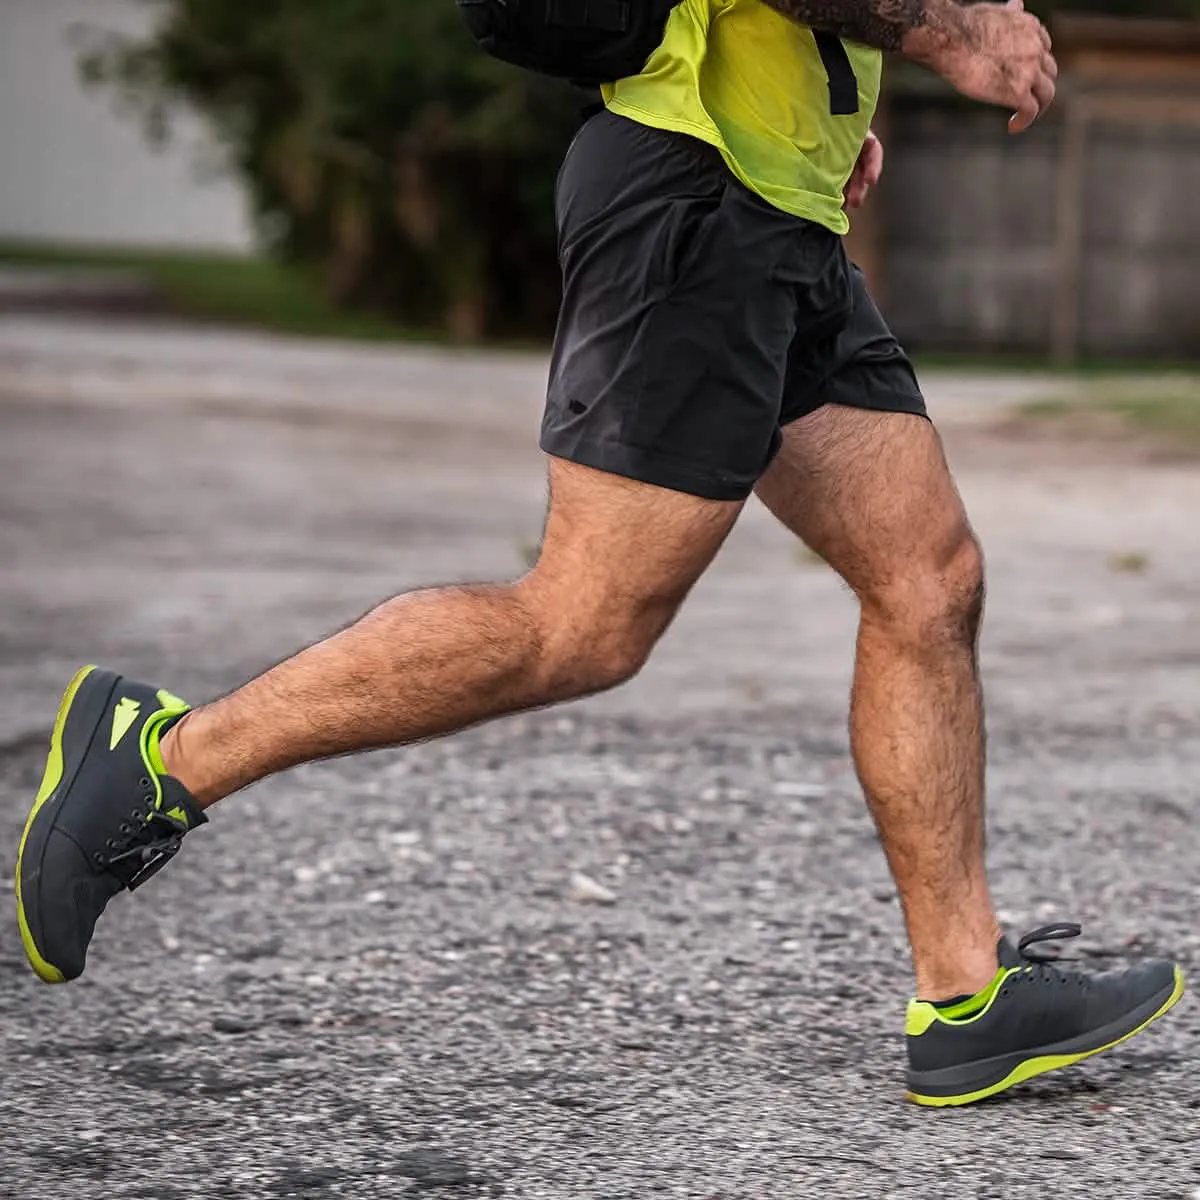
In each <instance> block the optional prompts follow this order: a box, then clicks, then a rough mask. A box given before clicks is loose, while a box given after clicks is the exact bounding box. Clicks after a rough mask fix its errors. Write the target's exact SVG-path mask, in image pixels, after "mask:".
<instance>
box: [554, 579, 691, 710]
mask: <svg viewBox="0 0 1200 1200" xmlns="http://www.w3.org/2000/svg"><path fill="white" fill-rule="evenodd" d="M530 607H531V608H532V610H533V611H535V612H536V613H537V624H538V627H539V638H538V656H537V657H538V663H537V668H536V671H537V677H538V683H537V691H538V694H539V696H540V697H542V698H543V702H545V703H555V702H560V701H564V700H574V699H578V698H580V697H583V696H590V695H595V694H597V693H600V692H606V691H611V690H612V689H613V688H616V687H620V686H621V685H622V684H625V683H628V682H629V681H630V680H631V679H633V678H634V677H635V676H636V675H637V674H638V673H639V672H640V671H641V669H642V668H643V667H644V666H645V665H646V663H647V661H649V658H650V655H651V652H652V651H653V650H654V647H655V646H656V645H657V643H658V640H659V638H660V637H661V636H662V633H663V631H664V630H665V629H666V627H667V625H668V624H669V623H670V617H671V616H672V615H673V613H674V607H672V608H671V609H670V612H669V613H664V612H662V610H661V608H660V607H659V606H657V605H654V604H645V603H638V602H635V601H633V600H632V599H630V598H628V597H616V596H613V597H608V598H606V599H604V600H602V601H598V600H596V599H595V598H593V601H592V602H591V603H587V604H585V603H583V602H582V601H580V600H579V599H578V598H577V599H575V600H574V601H573V602H570V603H566V604H563V603H557V602H556V601H555V598H553V597H547V596H545V595H535V596H534V597H532V603H531V605H530Z"/></svg>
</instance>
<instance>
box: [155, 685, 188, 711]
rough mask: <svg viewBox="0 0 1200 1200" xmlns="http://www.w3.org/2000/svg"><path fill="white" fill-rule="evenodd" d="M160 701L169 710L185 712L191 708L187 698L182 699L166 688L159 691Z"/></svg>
mask: <svg viewBox="0 0 1200 1200" xmlns="http://www.w3.org/2000/svg"><path fill="white" fill-rule="evenodd" d="M158 702H159V704H161V705H162V706H163V708H164V709H166V710H167V711H169V712H173V713H185V712H187V711H188V709H189V708H191V705H190V704H188V702H187V701H186V700H180V698H179V697H178V696H176V695H175V694H174V693H173V692H168V691H167V689H166V688H160V689H159V692H158Z"/></svg>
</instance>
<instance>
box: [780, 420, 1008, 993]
mask: <svg viewBox="0 0 1200 1200" xmlns="http://www.w3.org/2000/svg"><path fill="white" fill-rule="evenodd" d="M758 494H759V496H760V497H761V498H762V500H763V501H764V502H765V503H766V505H767V506H768V507H769V508H770V509H771V511H772V512H774V513H775V515H776V516H777V517H779V519H780V520H781V521H782V522H783V523H784V524H785V525H786V526H787V527H788V528H789V529H791V530H792V531H793V532H794V533H795V534H796V535H797V536H798V537H800V538H802V539H803V540H804V541H805V542H806V543H807V544H808V545H809V546H810V547H811V548H812V549H813V550H815V551H816V552H817V553H818V554H820V555H821V556H822V557H823V558H824V559H825V560H826V561H827V562H829V563H830V565H831V566H832V567H833V568H834V569H835V570H836V571H837V572H838V573H839V574H840V575H841V576H842V577H843V578H844V579H845V580H846V582H847V583H848V584H849V586H850V587H851V588H852V589H853V591H854V593H855V595H856V596H857V597H858V600H859V603H860V604H861V607H862V621H861V625H860V629H859V636H858V659H857V666H856V670H855V676H854V690H853V696H852V704H851V738H852V746H853V752H854V759H855V765H856V767H857V769H858V773H859V777H860V779H861V781H862V785H863V789H864V791H865V792H866V796H867V800H868V803H869V804H870V807H871V811H872V814H873V815H874V818H875V821H876V823H877V824H878V827H879V831H880V834H881V836H882V840H883V845H884V849H885V851H886V853H887V857H888V861H889V863H890V865H891V869H892V872H893V874H894V876H895V878H896V883H897V886H898V888H899V892H900V898H901V902H902V904H903V906H904V913H905V917H906V920H907V923H908V930H909V936H910V939H911V941H912V949H913V958H914V964H915V967H916V974H917V990H918V995H920V996H921V997H922V998H924V999H927V1000H945V999H948V998H951V997H957V996H960V995H972V994H974V993H975V992H977V991H979V990H980V989H982V988H983V987H985V986H986V985H987V984H988V983H989V982H990V981H991V980H992V979H993V977H994V976H995V974H996V967H997V960H996V946H997V942H998V940H999V937H1000V932H999V929H998V926H997V922H996V917H995V913H994V911H993V908H992V903H991V898H990V895H989V891H988V883H987V877H986V872H985V867H984V734H983V701H982V693H981V689H980V682H979V673H978V664H977V660H976V645H977V640H978V634H979V624H980V618H981V615H982V611H983V596H984V585H983V566H982V556H981V553H980V549H979V545H978V543H977V542H976V540H975V538H974V536H973V534H972V532H971V528H970V525H969V524H968V522H967V517H966V513H965V512H964V510H963V505H962V501H961V500H960V498H959V495H958V492H957V490H956V488H955V486H954V483H953V480H952V479H951V477H950V473H949V470H948V469H947V466H946V461H945V458H944V456H943V453H942V448H941V443H940V440H939V438H938V435H937V433H936V432H935V430H934V428H933V426H932V425H930V424H929V422H928V421H926V420H925V419H924V418H922V417H919V416H914V415H911V414H909V413H889V412H873V411H868V410H862V409H853V408H847V407H843V406H840V405H828V406H825V407H823V408H820V409H818V410H817V411H816V412H813V413H812V414H810V415H809V416H806V417H804V418H802V419H801V420H798V421H796V422H794V423H793V424H791V425H790V426H788V427H787V428H786V429H785V431H784V445H783V449H782V451H781V453H780V455H779V457H778V458H777V459H776V460H775V463H774V464H773V466H772V467H771V469H770V470H769V472H768V473H767V475H766V476H765V477H764V479H763V480H762V483H761V484H760V486H759V489H758Z"/></svg>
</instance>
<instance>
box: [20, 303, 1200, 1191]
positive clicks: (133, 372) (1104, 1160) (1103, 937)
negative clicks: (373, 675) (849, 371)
mask: <svg viewBox="0 0 1200 1200" xmlns="http://www.w3.org/2000/svg"><path fill="white" fill-rule="evenodd" d="M544 375H545V364H544V361H542V360H541V359H539V358H537V357H533V356H524V355H499V356H496V355H468V354H454V353H451V352H447V351H437V350H427V349H412V350H403V351H397V350H392V349H388V350H384V349H349V348H340V347H336V346H315V345H307V344H305V343H302V342H289V341H284V340H272V339H266V338H253V337H243V336H239V335H233V334H229V333H218V332H211V331H210V332H202V333H201V332H195V331H188V330H184V329H179V328H176V327H171V326H163V327H160V328H152V327H149V326H145V325H141V326H139V325H135V324H126V325H116V324H113V325H104V324H101V323H97V322H95V321H82V320H81V321H75V322H72V321H67V320H51V319H24V318H17V317H8V318H5V319H4V320H3V321H2V322H0V858H3V860H4V861H7V862H11V861H12V860H13V858H14V857H15V851H16V844H17V839H18V835H19V830H20V825H21V822H22V821H23V819H24V815H25V811H26V808H27V805H28V802H29V799H30V797H31V794H32V791H33V789H34V788H35V787H36V783H37V778H38V776H39V773H40V768H41V759H42V747H43V743H44V740H45V736H46V728H47V725H48V721H49V719H50V717H51V715H52V713H53V711H54V707H55V705H56V703H57V699H58V695H59V693H60V691H61V689H62V687H63V685H64V684H65V682H66V680H67V678H69V676H70V674H71V672H72V671H73V670H74V669H75V667H76V666H77V665H78V664H79V663H80V662H83V661H91V660H96V661H100V662H102V663H104V664H106V665H112V666H117V667H119V668H121V669H124V670H126V671H128V672H129V673H131V674H134V675H136V676H141V677H145V678H150V679H154V680H158V681H161V682H163V683H165V684H168V685H169V686H171V688H172V689H173V690H176V691H178V692H180V693H181V694H183V695H185V696H188V697H191V698H194V699H204V698H206V697H209V696H211V695H213V694H214V693H216V692H218V691H220V690H222V689H226V688H228V687H231V686H233V685H234V684H236V683H237V682H239V681H240V680H241V679H243V678H244V677H245V676H247V675H248V674H251V673H253V672H255V671H257V670H259V669H261V668H262V667H264V666H266V665H268V664H269V663H271V662H272V661H274V660H275V659H277V658H279V657H281V656H283V655H285V654H287V653H288V652H289V651H290V650H292V649H294V648H295V647H296V646H297V645H299V644H301V643H305V642H308V641H311V640H313V639H314V638H316V637H318V636H320V635H322V634H324V633H325V632H328V631H329V630H331V629H333V628H335V627H338V626H340V625H342V624H344V623H345V622H346V621H347V620H349V619H350V618H352V617H353V616H354V615H356V614H357V613H358V612H360V611H362V610H364V609H366V608H367V607H369V606H370V605H371V604H373V603H374V602H375V601H377V600H378V599H380V598H381V597H382V596H384V595H386V594H390V593H391V592H394V591H397V590H400V589H403V588H407V587H411V586H414V585H420V584H425V583H431V582H436V581H439V580H456V579H461V578H490V577H493V576H511V575H513V574H515V573H516V572H518V571H519V570H520V569H521V568H522V564H523V560H524V558H525V556H526V555H527V554H528V552H529V548H530V546H531V545H533V544H534V543H535V542H536V540H537V537H538V533H539V529H540V522H541V516H542V506H543V503H544V484H543V479H542V471H541V464H540V459H539V455H538V453H537V450H536V445H535V441H536V426H537V419H538V412H539V395H540V392H541V389H542V385H543V382H544ZM927 383H928V391H929V395H930V400H931V407H932V409H933V411H934V412H935V414H936V415H938V416H939V417H940V418H941V419H942V421H943V423H944V428H945V429H946V432H947V439H948V443H949V445H950V450H951V455H952V460H953V462H954V463H955V466H956V469H957V473H958V475H959V479H960V483H961V486H962V488H963V490H964V493H965V494H966V496H967V500H968V504H969V506H970V508H971V509H972V513H973V516H974V519H975V521H976V524H977V525H978V527H979V530H980V532H981V534H982V536H983V538H984V540H985V543H986V545H987V547H988V551H989V559H990V568H991V601H990V604H991V609H990V617H989V620H990V624H989V626H988V630H987V634H986V638H985V669H986V674H987V680H988V685H989V705H990V713H991V759H992V762H991V787H992V794H993V808H992V814H993V817H992V824H993V835H992V856H993V863H994V870H995V882H996V890H997V894H998V898H999V902H1000V904H1001V906H1002V909H1003V912H1004V915H1005V919H1006V921H1008V922H1010V923H1011V925H1012V926H1013V928H1014V929H1015V930H1017V931H1020V930H1022V929H1023V928H1027V927H1030V926H1032V925H1035V924H1039V923H1042V922H1044V921H1047V920H1052V919H1078V920H1080V921H1081V922H1083V923H1084V925H1085V927H1086V929H1085V939H1084V940H1083V942H1082V943H1081V944H1080V945H1078V946H1076V947H1075V949H1074V951H1073V952H1074V953H1075V954H1078V955H1083V956H1086V957H1088V958H1089V959H1090V960H1092V961H1093V962H1095V963H1096V964H1097V965H1104V964H1105V963H1108V962H1111V961H1112V960H1113V959H1114V958H1119V957H1121V956H1124V955H1127V954H1140V953H1147V952H1148V953H1159V952H1165V953H1170V954H1174V955H1176V956H1178V957H1179V958H1180V959H1181V960H1182V961H1183V962H1184V964H1185V966H1186V967H1188V968H1190V969H1191V971H1192V972H1193V973H1194V972H1195V971H1196V970H1197V968H1200V924H1198V922H1197V920H1196V910H1197V901H1198V900H1200V821H1197V819H1196V811H1197V803H1196V788H1197V782H1196V781H1197V768H1198V767H1200V684H1198V682H1197V669H1198V667H1200V620H1198V619H1197V618H1198V617H1200V517H1198V515H1197V514H1200V467H1197V466H1196V465H1189V464H1187V463H1173V462H1169V461H1151V460H1148V459H1147V457H1146V456H1145V455H1141V454H1134V453H1131V452H1125V451H1124V450H1119V449H1118V448H1115V447H1112V446H1109V447H1106V448H1103V449H1102V450H1096V449H1093V448H1090V447H1086V446H1073V445H1066V444H1050V443H1044V442H1033V441H1029V440H1021V439H1016V438H1001V437H998V436H996V435H994V434H993V433H991V432H989V429H988V423H989V422H990V421H991V419H992V418H993V417H995V416H996V415H997V414H998V413H1001V412H1003V411H1004V409H1005V407H1006V406H1008V405H1011V404H1013V403H1015V402H1018V401H1020V400H1021V399H1024V398H1027V397H1029V396H1034V395H1041V394H1043V393H1045V392H1046V390H1047V389H1048V388H1050V387H1051V386H1052V385H1050V384H1048V383H1047V382H1046V381H1044V380H1038V379H1026V378H1018V377H1010V376H1005V377H997V378H982V377H978V376H955V375H949V374H947V375H935V376H932V377H930V379H929V380H928V381H927ZM1053 386H1062V385H1053ZM854 617H855V613H854V606H853V604H852V603H851V601H850V599H849V598H848V597H847V595H846V594H845V592H844V590H843V589H842V588H841V586H840V585H839V584H838V582H837V581H836V580H835V579H834V577H833V576H832V575H831V573H830V572H828V571H827V570H826V569H824V568H823V567H821V566H819V565H817V564H815V563H814V562H813V561H812V560H811V559H810V558H808V557H807V556H806V555H804V554H802V553H799V552H798V551H797V549H796V547H795V546H794V545H793V544H792V543H791V542H790V540H789V539H788V537H787V536H786V535H785V534H784V533H783V532H782V531H780V530H779V529H777V528H776V527H775V526H774V525H773V524H772V522H771V521H770V519H769V518H768V517H767V515H766V514H765V513H764V512H763V511H762V510H761V509H757V508H754V509H752V510H750V511H748V513H747V516H746V519H745V520H744V522H743V524H742V525H741V527H740V528H739V530H738V531H737V533H736V534H735V536H734V538H733V539H732V540H731V542H730V544H729V546H728V547H727V549H726V551H725V552H724V553H723V555H722V556H721V559H720V560H719V562H718V564H717V566H716V568H715V569H714V570H713V572H712V573H711V574H710V576H709V577H708V578H707V579H706V580H705V581H704V582H703V583H702V585H701V586H700V587H699V588H698V590H697V592H696V594H695V596H694V598H693V600H692V602H691V604H690V605H689V606H688V608H687V610H686V612H685V613H684V614H683V616H682V617H681V619H680V621H679V623H678V624H677V626H676V627H675V628H674V630H673V631H672V633H671V634H670V635H669V637H668V639H667V641H666V643H665V644H664V646H663V647H662V650H661V652H660V654H659V655H658V656H657V658H656V659H655V661H654V662H653V663H652V665H651V667H650V668H649V669H648V670H647V672H646V673H645V674H644V675H643V676H642V677H641V678H640V679H639V680H638V681H637V682H636V683H635V684H633V685H631V686H630V687H628V688H626V689H624V690H623V691H620V692H618V693H615V694H613V695H610V696H607V697H604V698H602V699H600V700H597V701H592V702H588V703H586V704H583V705H578V706H575V707H572V708H569V709H563V710H559V711H556V712H551V713H544V714H540V715H537V716H534V717H524V718H518V719H515V720H512V721H508V722H505V723H501V724H498V725H494V726H490V727H487V728H485V729H482V730H477V731H475V732H473V733H471V734H469V735H466V736H463V737H460V738H457V739H454V740H450V741H447V742H441V743H436V744H432V745H427V746H423V747H420V748H416V749H411V750H407V751H404V752H400V753H387V754H379V755H373V756H370V757H366V758H361V759H357V760H342V761H339V762H336V763H330V764H325V765H322V766H319V767H310V768H306V769H304V770H301V771H299V772H296V773H294V774H292V775H290V776H288V777H286V778H284V779H280V780H275V781H272V782H271V783H269V784H266V785H264V786H262V787H259V788H257V789H255V790H253V791H252V792H250V793H248V794H247V795H246V796H244V797H241V798H239V799H238V800H236V801H234V802H232V803H231V804H230V805H229V807H228V809H226V810H222V811H218V813H217V814H216V816H215V819H214V821H213V824H212V826H211V828H210V829H207V830H205V831H203V832H201V833H199V834H197V835H196V837H195V840H194V841H191V840H190V841H189V845H188V851H189V852H188V853H186V854H185V855H184V856H183V857H182V858H181V859H180V861H179V862H178V863H177V864H176V865H175V866H174V867H173V868H172V870H171V871H169V872H168V873H167V874H166V875H165V876H164V877H163V878H162V880H161V881H158V882H156V883H155V884H154V885H153V886H152V887H150V888H147V889H146V890H145V891H144V892H141V893H139V895H138V897H137V898H136V899H135V900H134V901H133V902H132V903H130V902H122V903H119V904H117V905H116V906H115V907H114V909H113V911H112V913H111V914H110V915H109V916H107V917H106V918H105V920H104V922H103V924H102V927H101V932H100V935H99V937H98V940H97V942H96V945H95V949H94V952H93V957H92V963H91V968H90V970H89V973H88V975H87V977H86V978H85V979H84V980H83V981H81V982H80V983H78V984H75V985H72V986H71V987H69V988H62V989H48V988H44V987H42V986H41V985H39V984H37V983H36V982H35V981H34V980H33V978H32V976H30V975H28V974H27V972H26V970H25V967H24V964H23V960H22V956H21V950H20V945H19V940H18V937H17V933H16V929H15V924H14V923H13V922H12V921H11V919H5V920H4V921H3V922H0V1055H2V1057H0V1197H4V1198H6V1200H7V1198H8V1197H12V1198H13V1200H16V1198H18V1197H20V1198H21V1200H63V1198H70V1200H93V1198H94V1200H100V1198H101V1197H103V1198H105V1200H108V1198H119V1197H145V1198H147V1200H172V1198H175V1197H355V1198H363V1200H375V1198H379V1200H388V1198H391V1197H410V1198H411V1197H429V1198H431V1200H436V1198H439V1197H446V1198H457V1197H462V1198H469V1197H500V1196H506V1197H526V1198H529V1200H645V1198H648V1197H656V1196H664V1197H694V1198H696V1200H760V1198H762V1200H765V1198H772V1200H774V1198H781V1200H787V1198H790V1197H809V1196H812V1197H833V1198H837V1197H848V1198H868V1197H869V1198H874V1197H880V1198H883V1197H905V1198H908V1197H913V1198H916V1197H920V1198H923V1200H925V1198H928V1200H934V1198H938V1197H943V1196H944V1197H954V1198H956V1200H962V1198H964V1197H1005V1198H1009V1197H1013V1198H1015V1197H1030V1198H1034V1197H1039V1198H1040V1197H1046V1196H1068V1197H1070V1196H1087V1197H1092V1198H1107V1197H1114V1198H1121V1200H1125V1198H1132V1197H1139V1198H1140V1197H1161V1198H1162V1200H1193V1197H1195V1196H1198V1195H1200V1084H1197V1082H1196V1080H1197V1075H1196V1068H1195V1063H1196V1056H1197V1053H1198V1052H1200V1016H1198V1013H1200V1009H1198V1007H1197V1006H1196V1004H1195V1002H1194V1001H1191V1000H1188V1001H1185V1003H1184V1004H1183V1005H1181V1006H1180V1008H1179V1009H1178V1010H1177V1012H1176V1014H1174V1015H1173V1016H1172V1018H1170V1019H1169V1020H1167V1021H1165V1022H1163V1023H1162V1024H1161V1025H1160V1026H1159V1027H1157V1028H1156V1030H1155V1031H1153V1032H1151V1033H1150V1034H1148V1035H1147V1036H1145V1037H1143V1038H1140V1039H1138V1040H1136V1041H1135V1042H1133V1043H1131V1044H1130V1045H1129V1046H1128V1047H1126V1048H1124V1049H1123V1050H1122V1051H1120V1052H1118V1053H1116V1054H1114V1055H1111V1056H1109V1057H1107V1058H1104V1059H1102V1060H1100V1061H1098V1062H1096V1063H1093V1064H1089V1065H1086V1066H1084V1067H1080V1068H1076V1069H1075V1070H1073V1071H1071V1072H1067V1073H1064V1074H1062V1075H1060V1076H1058V1077H1057V1078H1052V1079H1051V1080H1048V1081H1042V1082H1038V1083H1035V1084H1033V1085H1030V1086H1028V1087H1026V1088H1023V1089H1020V1090H1019V1091H1018V1092H1015V1093H1011V1094H1010V1095H1009V1096H1008V1097H1006V1098H1004V1099H1001V1100H998V1101H996V1102H993V1103H989V1104H985V1105H981V1106H978V1107H976V1108H973V1109H970V1110H965V1111H962V1112H956V1113H946V1114H933V1113H928V1112H924V1111H921V1110H917V1109H914V1108H912V1107H910V1106H908V1105H906V1104H905V1103H904V1102H903V1100H902V1066H903V1060H902V1055H903V1045H902V1037H901V1029H902V1022H903V1009H904V1003H905V1000H906V997H907V994H908V990H909V977H908V969H907V964H906V960H905V945H904V939H903V931H902V927H901V923H900V919H899V913H898V909H897V905H896V901H895V895H894V891H893V889H892V887H891V885H890V882H889V879H888V876H887V873H886V871H885V869H884V866H883V862H882V858H881V855H880V853H879V850H878V847H877V844H876V842H875V839H874V836H873V831H872V828H871V825H870V822H869V820H868V818H867V816H866V813H865V811H864V808H863V805H862V802H861V798H860V796H859V794H858V791H857V788H856V785H855V783H854V780H853V774H852V771H851V766H850V763H849V759H848V755H847V746H846V737H845V733H844V723H845V697H846V690H847V686H848V680H849V669H850V654H851V647H852V639H853V631H854Z"/></svg>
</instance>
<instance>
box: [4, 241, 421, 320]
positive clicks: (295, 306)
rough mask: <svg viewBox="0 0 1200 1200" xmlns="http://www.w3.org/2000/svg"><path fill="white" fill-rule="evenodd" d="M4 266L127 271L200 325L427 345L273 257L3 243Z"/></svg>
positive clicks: (382, 316) (175, 310) (170, 307)
mask: <svg viewBox="0 0 1200 1200" xmlns="http://www.w3.org/2000/svg"><path fill="white" fill-rule="evenodd" d="M0 265H9V266H23V267H68V268H71V269H73V270H78V269H86V268H93V269H96V270H104V271H119V272H123V273H129V274H132V275H136V276H138V277H139V278H141V279H143V280H145V281H146V283H147V284H148V285H149V286H150V287H151V288H152V289H153V290H154V291H155V292H157V293H158V294H159V295H161V296H162V298H163V301H164V305H165V307H166V308H167V309H168V311H170V312H171V313H173V314H176V315H178V316H181V317H188V318H191V319H193V320H197V321H211V322H216V323H221V324H228V325H240V326H248V327H251V328H255V329H264V330H268V331H270V332H272V333H289V334H302V335H305V336H309V337H331V338H349V339H352V340H356V341H373V342H380V341H402V340H407V341H411V340H413V339H414V338H415V337H417V336H424V337H425V338H426V340H429V338H428V335H420V334H417V333H414V331H413V330H411V329H409V328H407V327H406V326H404V325H402V324H400V323H399V322H398V321H394V320H392V319H391V318H389V317H387V316H384V315H381V314H374V313H361V312H346V311H343V310H342V309H339V308H337V307H336V306H334V305H333V304H331V303H330V301H329V300H328V299H327V298H326V297H325V296H324V295H323V293H322V291H321V289H320V287H319V286H318V284H317V282H316V280H315V279H314V278H313V277H312V276H310V275H308V274H306V273H305V272H304V271H302V270H301V269H299V268H297V267H292V266H286V265H284V264H281V263H277V262H272V261H271V260H269V259H260V258H236V257H233V256H228V255H221V254H191V253H166V252H143V251H138V250H92V249H84V248H75V247H67V246H57V245H42V244H37V243H6V242H0Z"/></svg>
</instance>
